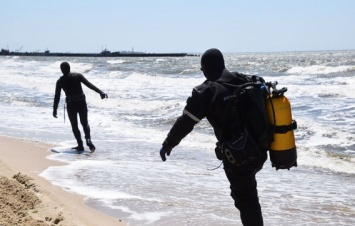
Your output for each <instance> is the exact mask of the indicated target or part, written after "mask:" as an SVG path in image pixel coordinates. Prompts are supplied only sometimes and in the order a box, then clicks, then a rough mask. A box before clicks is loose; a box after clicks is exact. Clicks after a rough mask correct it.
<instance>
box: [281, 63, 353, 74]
mask: <svg viewBox="0 0 355 226" xmlns="http://www.w3.org/2000/svg"><path fill="white" fill-rule="evenodd" d="M352 71H355V66H335V67H332V66H322V65H313V66H307V67H299V66H297V67H292V68H291V69H289V70H287V71H286V73H287V74H299V75H303V74H306V75H315V74H331V73H339V72H352Z"/></svg>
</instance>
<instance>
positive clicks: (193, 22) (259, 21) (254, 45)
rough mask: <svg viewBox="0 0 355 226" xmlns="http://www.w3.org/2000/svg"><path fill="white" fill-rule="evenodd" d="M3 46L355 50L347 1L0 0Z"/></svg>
mask: <svg viewBox="0 0 355 226" xmlns="http://www.w3.org/2000/svg"><path fill="white" fill-rule="evenodd" d="M0 4H1V5H0V29H1V31H0V48H5V49H7V48H9V49H10V51H16V50H19V49H20V48H21V46H23V47H22V49H21V51H22V52H25V51H41V52H42V51H44V50H47V49H48V50H50V51H51V52H72V53H74V52H100V51H101V50H102V49H103V48H107V49H109V50H111V51H121V50H127V51H131V50H132V48H134V51H142V52H197V53H200V52H204V51H205V50H206V49H208V48H212V47H214V48H219V49H220V50H222V52H274V51H305V50H342V49H355V0H258V1H257V0H216V1H212V0H97V1H95V0H0Z"/></svg>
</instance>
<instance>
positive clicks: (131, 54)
mask: <svg viewBox="0 0 355 226" xmlns="http://www.w3.org/2000/svg"><path fill="white" fill-rule="evenodd" d="M0 56H47V57H186V56H199V55H196V54H188V53H144V52H126V51H124V52H111V51H108V50H107V49H105V50H103V51H101V53H51V52H50V51H49V50H46V51H44V52H12V51H9V50H6V49H1V52H0Z"/></svg>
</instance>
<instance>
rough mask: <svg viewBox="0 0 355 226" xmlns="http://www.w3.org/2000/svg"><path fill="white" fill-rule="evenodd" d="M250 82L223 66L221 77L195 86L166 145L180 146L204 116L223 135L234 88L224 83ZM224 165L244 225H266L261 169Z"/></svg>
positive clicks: (166, 140)
mask: <svg viewBox="0 0 355 226" xmlns="http://www.w3.org/2000/svg"><path fill="white" fill-rule="evenodd" d="M247 81H249V79H248V77H247V76H245V75H243V74H239V73H231V72H229V71H228V70H226V69H224V71H223V73H222V75H221V77H220V78H218V79H217V80H215V81H209V80H206V81H205V82H204V83H202V84H201V85H199V86H197V87H195V88H194V89H193V91H192V95H191V96H190V97H189V98H188V99H187V104H186V106H185V108H184V111H183V115H182V116H180V117H179V118H178V119H177V121H176V123H175V124H174V125H173V127H172V128H171V130H170V132H169V134H168V136H167V138H166V139H165V141H164V143H163V148H164V149H165V150H171V149H172V148H174V147H175V146H177V145H178V144H179V143H180V141H181V140H182V139H183V138H184V137H185V136H186V135H187V134H189V133H190V132H191V131H192V130H193V128H194V125H195V124H196V123H198V122H199V121H200V120H202V119H203V118H204V117H206V118H207V120H208V121H209V123H210V124H211V125H212V127H213V129H214V133H215V135H216V138H217V140H218V139H219V137H220V135H221V130H222V123H223V122H222V120H223V114H224V109H225V108H226V104H227V103H226V101H225V97H227V96H229V95H230V94H231V93H232V90H228V88H227V87H225V86H223V85H222V84H221V83H222V82H228V83H232V84H236V85H237V84H243V83H245V82H247ZM266 157H267V156H266V153H265V156H264V159H262V160H261V161H262V163H261V164H260V165H261V167H262V165H263V163H264V162H265V160H266ZM223 164H224V170H225V173H226V176H227V178H228V180H229V182H230V188H231V196H232V197H233V199H234V201H235V206H236V208H238V209H239V211H240V217H241V220H242V222H243V225H253V226H259V225H263V218H262V213H261V208H260V204H259V198H258V192H257V182H256V179H255V174H256V172H257V171H259V170H260V169H261V168H254V167H251V166H247V167H244V168H239V169H236V168H235V167H233V166H232V165H231V164H230V163H229V162H228V161H224V162H223ZM260 165H259V166H260Z"/></svg>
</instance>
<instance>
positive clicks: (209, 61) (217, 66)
mask: <svg viewBox="0 0 355 226" xmlns="http://www.w3.org/2000/svg"><path fill="white" fill-rule="evenodd" d="M201 67H202V71H203V74H204V75H205V77H206V78H207V80H211V81H214V80H217V79H218V78H219V77H221V75H222V72H223V70H224V68H225V65H224V58H223V55H222V53H221V51H219V50H218V49H209V50H207V51H206V52H205V53H204V54H203V55H202V57H201Z"/></svg>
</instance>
